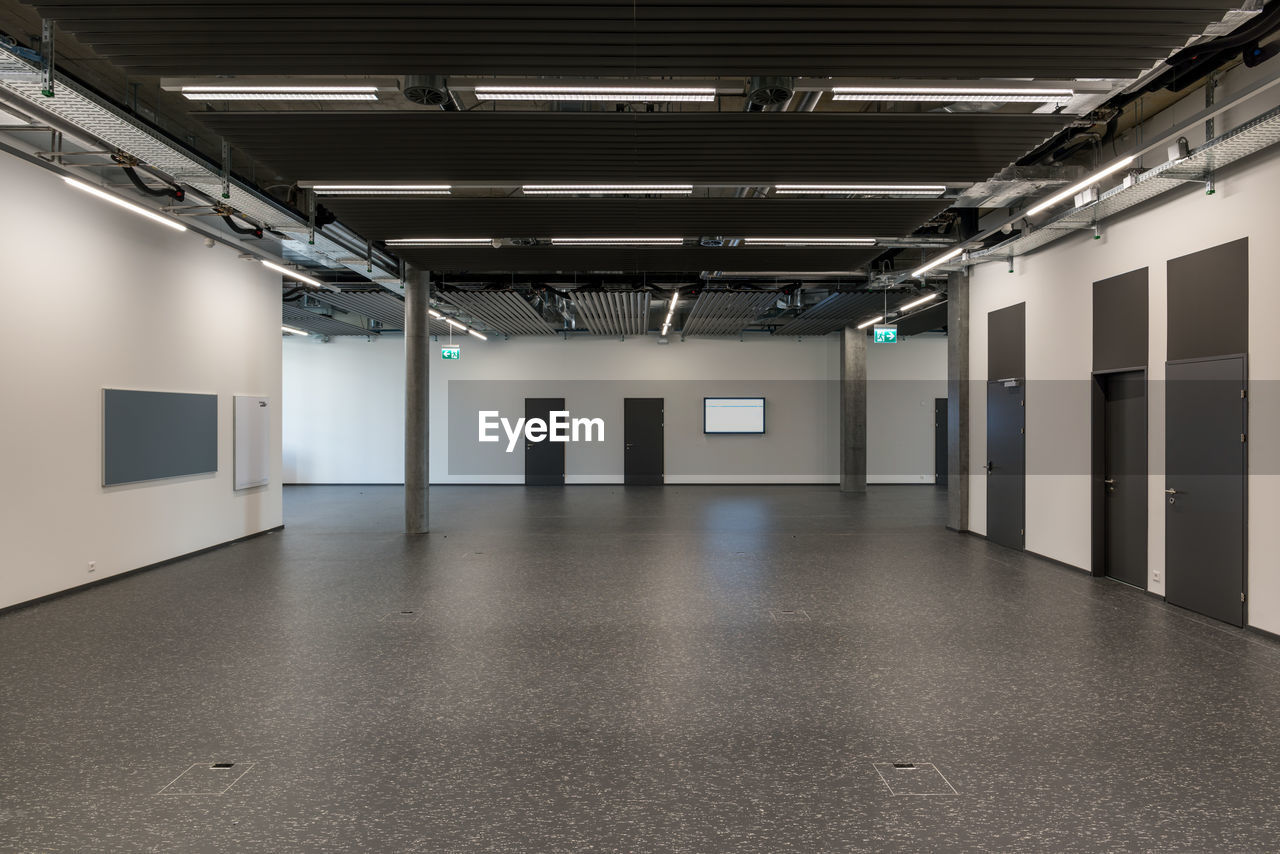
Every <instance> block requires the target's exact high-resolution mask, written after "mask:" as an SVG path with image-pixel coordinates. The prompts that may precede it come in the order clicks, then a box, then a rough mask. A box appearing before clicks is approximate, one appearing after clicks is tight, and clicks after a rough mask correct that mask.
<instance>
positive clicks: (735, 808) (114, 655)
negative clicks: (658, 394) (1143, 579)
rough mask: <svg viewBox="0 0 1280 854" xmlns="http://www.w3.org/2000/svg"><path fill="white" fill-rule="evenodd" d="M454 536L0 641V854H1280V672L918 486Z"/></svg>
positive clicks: (1262, 643) (479, 512) (346, 495)
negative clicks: (971, 530) (952, 526)
mask: <svg viewBox="0 0 1280 854" xmlns="http://www.w3.org/2000/svg"><path fill="white" fill-rule="evenodd" d="M432 501H433V507H432V512H433V517H434V518H433V524H434V532H433V533H432V534H430V535H429V536H426V537H421V538H417V539H406V538H405V537H403V536H401V535H400V534H399V533H398V530H397V525H398V523H399V519H400V492H399V490H397V489H395V488H386V487H372V488H371V487H296V488H291V489H289V490H287V494H286V519H287V522H288V528H287V529H286V530H285V531H284V532H282V533H279V534H275V535H271V536H265V537H261V538H258V539H255V540H252V541H249V542H246V543H243V544H240V545H236V546H232V547H228V548H225V549H222V550H219V551H215V552H212V553H209V554H206V555H202V556H199V557H196V558H192V559H189V560H186V561H183V562H180V563H177V564H173V565H170V566H167V567H163V568H160V569H157V570H154V571H151V572H147V573H142V574H139V575H136V576H132V577H129V578H126V579H123V580H120V581H118V582H115V583H112V584H107V585H104V586H101V587H98V588H95V589H92V590H88V591H86V592H83V593H79V594H74V595H71V596H67V597H63V598H61V599H57V600H54V601H51V602H48V603H45V604H42V605H39V606H36V607H32V608H28V609H23V610H19V611H15V612H12V613H10V614H7V615H4V616H0V691H2V692H3V694H2V696H3V700H2V701H0V796H2V797H0V851H16V852H33V851H57V852H87V851H95V852H108V851H109V852H144V851H165V852H205V851H208V852H328V851H352V852H356V851H358V852H402V851H404V852H410V851H412V852H432V854H437V852H536V854H552V852H643V854H651V852H652V853H653V854H656V852H690V854H714V852H735V853H736V852H787V851H793V852H806V854H813V853H814V852H851V851H868V852H886V851H912V852H916V851H939V850H954V851H979V850H981V851H995V850H1003V851H1077V852H1078V851H1110V852H1114V851H1171V850H1177V851H1202V852H1208V851H1272V850H1277V849H1278V848H1280V800H1277V798H1276V796H1275V793H1276V792H1277V791H1280V761H1277V759H1280V745H1278V738H1280V728H1278V727H1277V726H1276V723H1275V721H1276V718H1277V710H1280V646H1277V645H1273V644H1271V643H1269V642H1268V641H1266V640H1264V639H1260V638H1257V637H1255V636H1251V635H1247V634H1244V633H1241V632H1239V631H1236V630H1228V629H1225V628H1222V627H1220V626H1217V625H1215V624H1211V623H1209V622H1208V621H1205V620H1202V619H1200V618H1197V617H1195V616H1193V615H1190V614H1187V613H1186V612H1182V611H1179V610H1177V609H1175V608H1172V607H1170V606H1167V605H1164V604H1163V603H1161V602H1159V601H1158V600H1156V599H1154V598H1152V597H1148V596H1145V595H1144V594H1142V593H1140V592H1137V591H1133V590H1130V589H1126V588H1123V587H1121V586H1120V585H1118V584H1115V583H1111V582H1107V581H1104V580H1095V579H1091V578H1089V577H1087V576H1085V575H1083V574H1080V573H1076V572H1073V571H1070V570H1067V569H1063V568H1061V567H1056V566H1053V565H1050V564H1048V563H1046V562H1043V561H1040V560H1037V559H1034V558H1030V557H1025V556H1023V555H1020V554H1016V553H1014V552H1010V551H1006V550H1003V549H1000V548H999V547H996V546H992V545H989V544H987V543H986V542H984V541H982V540H981V539H978V538H974V537H964V536H960V535H957V534H954V533H951V532H948V531H946V530H945V529H944V527H943V516H944V501H943V497H942V495H941V493H939V492H937V491H935V490H934V489H932V488H929V487H909V486H908V487H873V488H872V490H871V493H870V494H869V495H867V496H849V495H841V494H840V493H839V492H837V491H836V490H835V489H834V488H833V487H816V486H815V487H668V488H665V489H660V488H638V489H624V488H622V487H570V488H567V489H553V488H545V489H525V488H522V487H450V488H436V489H433V491H432ZM800 612H803V613H802V614H801V613H800ZM805 617H807V619H805ZM216 763H222V764H224V765H225V764H230V765H231V767H229V768H228V767H223V768H214V767H211V766H213V765H214V764H216ZM894 763H898V764H899V766H907V765H912V764H914V765H915V766H916V767H914V768H912V767H894ZM166 788H167V791H166V792H165V793H164V794H160V792H161V790H162V789H166ZM217 792H221V794H218V793H217Z"/></svg>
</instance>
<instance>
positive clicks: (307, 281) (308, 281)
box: [258, 258, 325, 288]
mask: <svg viewBox="0 0 1280 854" xmlns="http://www.w3.org/2000/svg"><path fill="white" fill-rule="evenodd" d="M258 260H259V261H261V262H262V266H264V267H270V268H271V269H272V270H275V271H276V272H277V273H279V274H281V275H282V276H288V277H289V278H290V279H296V280H297V281H299V282H302V284H304V285H310V286H311V287H313V288H323V287H325V283H324V282H321V281H319V280H317V279H313V278H311V277H310V276H304V275H302V274H301V273H299V272H298V271H297V270H290V269H289V268H288V267H281V266H280V265H279V264H273V263H271V262H270V261H268V260H267V259H265V258H259V259H258Z"/></svg>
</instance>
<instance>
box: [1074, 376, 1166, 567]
mask: <svg viewBox="0 0 1280 854" xmlns="http://www.w3.org/2000/svg"><path fill="white" fill-rule="evenodd" d="M1134 373H1141V374H1142V400H1143V402H1144V403H1145V404H1146V405H1145V406H1143V407H1142V431H1143V438H1144V439H1145V442H1144V444H1145V445H1146V446H1147V465H1146V469H1147V490H1148V491H1147V494H1146V499H1147V502H1148V503H1150V501H1151V493H1150V489H1151V369H1150V368H1149V367H1148V366H1146V365H1142V366H1135V367H1132V368H1108V369H1106V370H1104V371H1094V372H1093V373H1091V374H1090V379H1091V380H1092V382H1093V387H1092V388H1091V389H1090V398H1089V406H1090V413H1089V417H1090V428H1089V429H1090V440H1089V443H1090V448H1089V458H1090V466H1089V498H1090V508H1089V518H1090V523H1089V528H1090V537H1091V543H1090V551H1091V554H1092V559H1091V561H1090V572H1089V574H1090V575H1092V576H1094V577H1095V578H1106V577H1108V576H1107V573H1106V568H1105V564H1106V529H1107V524H1106V522H1107V520H1106V501H1107V497H1106V485H1105V484H1104V483H1103V480H1105V479H1106V476H1107V474H1106V472H1105V471H1104V468H1105V467H1106V464H1107V441H1106V427H1107V417H1106V402H1107V399H1106V395H1105V394H1104V393H1103V390H1102V387H1103V378H1104V377H1109V376H1111V375H1113V374H1134ZM1162 468H1163V466H1162ZM1146 534H1147V537H1148V538H1150V536H1151V514H1150V513H1148V514H1147V530H1146ZM1150 577H1151V549H1150V544H1149V542H1148V548H1147V578H1148V582H1147V584H1148V587H1149V586H1150ZM1120 583H1122V584H1123V583H1124V582H1120ZM1144 589H1145V588H1144Z"/></svg>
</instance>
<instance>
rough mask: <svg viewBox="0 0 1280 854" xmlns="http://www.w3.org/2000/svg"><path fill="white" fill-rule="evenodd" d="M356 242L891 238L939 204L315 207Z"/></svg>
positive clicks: (417, 202)
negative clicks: (339, 223) (323, 209)
mask: <svg viewBox="0 0 1280 854" xmlns="http://www.w3.org/2000/svg"><path fill="white" fill-rule="evenodd" d="M323 203H324V205H325V206H326V207H328V208H330V209H331V210H333V212H334V213H336V214H337V215H338V218H339V219H341V220H342V222H343V223H345V224H346V225H348V226H350V227H351V228H353V229H355V230H356V231H357V232H359V233H360V234H361V235H363V236H365V237H368V238H371V239H374V240H386V239H389V238H403V237H540V238H550V237H565V236H570V237H617V236H628V237H698V236H703V235H728V236H734V237H750V236H756V237H898V236H901V235H903V234H908V233H910V232H911V231H913V230H914V229H915V228H917V227H919V226H920V225H921V224H923V223H925V222H928V221H929V220H930V219H931V218H932V217H934V216H935V215H936V214H938V213H940V212H941V211H943V210H945V209H946V207H947V205H948V202H947V200H945V199H943V200H938V199H933V200H928V201H917V200H911V201H904V200H883V201H867V200H858V199H789V198H743V199H734V198H714V199H705V198H702V199H699V198H687V199H643V198H641V199H625V198H624V199H616V198H614V199H611V198H589V199H584V198H557V199H547V198H529V197H518V198H510V199H501V198H485V199H466V198H456V199H451V198H424V199H391V198H380V199H351V198H333V199H324V200H323Z"/></svg>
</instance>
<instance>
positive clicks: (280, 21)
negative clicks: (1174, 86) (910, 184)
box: [34, 0, 1240, 77]
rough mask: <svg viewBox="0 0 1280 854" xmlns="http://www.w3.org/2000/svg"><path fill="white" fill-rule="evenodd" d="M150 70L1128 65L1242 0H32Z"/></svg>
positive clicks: (119, 59) (1112, 68)
mask: <svg viewBox="0 0 1280 854" xmlns="http://www.w3.org/2000/svg"><path fill="white" fill-rule="evenodd" d="M34 5H36V6H37V7H38V8H39V9H40V10H41V12H42V14H44V15H45V17H49V18H53V19H55V20H57V21H58V23H59V25H60V26H61V27H62V28H63V30H65V31H67V32H72V33H75V34H76V35H77V36H78V37H79V38H80V39H81V40H82V41H84V42H85V43H87V44H89V45H91V46H92V47H93V48H95V49H96V50H97V51H98V52H99V53H100V54H101V55H102V56H104V57H106V58H108V59H109V60H111V61H113V62H115V63H116V64H118V65H120V66H123V67H125V68H129V69H132V70H134V71H135V72H140V73H152V74H170V75H179V74H226V73H237V74H281V73H292V74H333V73H340V74H348V73H351V74H404V73H414V72H434V73H443V74H474V75H485V74H515V75H554V74H580V75H629V74H641V75H747V74H797V75H809V76H829V75H869V76H908V77H910V76H916V77H921V76H932V75H943V76H956V77H966V76H967V77H974V76H993V77H1001V76H1004V77H1033V76H1040V77H1049V76H1068V77H1132V76H1136V75H1137V74H1138V73H1139V72H1140V71H1142V70H1143V69H1146V68H1148V67H1150V66H1151V65H1152V64H1153V63H1154V62H1155V61H1157V60H1159V59H1162V58H1164V57H1165V56H1167V55H1168V54H1169V52H1170V51H1172V50H1174V49H1176V48H1178V47H1181V46H1182V45H1183V44H1184V43H1185V41H1186V39H1187V38H1188V37H1189V36H1191V35H1194V34H1196V33H1198V32H1200V31H1201V30H1202V29H1203V28H1204V26H1205V25H1206V24H1208V23H1210V22H1212V21H1214V20H1217V19H1219V18H1221V17H1222V15H1223V13H1224V12H1225V11H1226V10H1227V9H1229V8H1232V7H1234V6H1238V5H1240V3H1239V0H1129V1H1128V2H1107V0H1057V2H1043V3H1026V2H1022V0H981V2H944V0H851V2H813V0H807V2H797V3H789V2H778V0H751V2H734V0H703V2H680V0H662V2H654V1H653V0H636V2H633V0H613V2H560V3H540V2H533V0H506V2H497V3H492V2H475V0H452V2H427V3H420V2H414V0H397V1H396V2H387V0H382V2H373V3H337V2H324V0H285V2H260V3H244V2H220V3H215V2H197V0H192V1H191V2H182V3H174V2H169V0H151V2H126V3H116V2H109V0H72V1H71V2H59V0H45V2H38V3H35V4H34Z"/></svg>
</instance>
